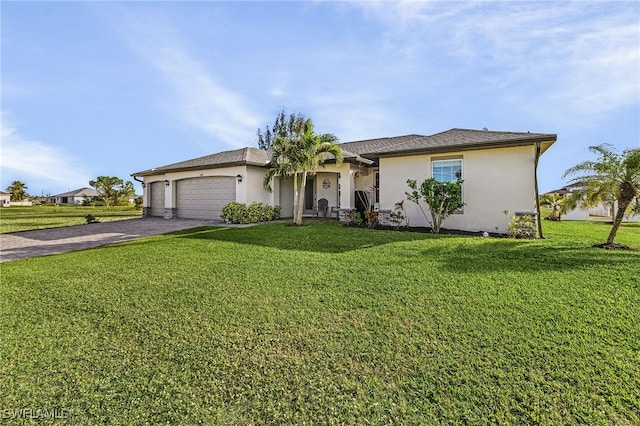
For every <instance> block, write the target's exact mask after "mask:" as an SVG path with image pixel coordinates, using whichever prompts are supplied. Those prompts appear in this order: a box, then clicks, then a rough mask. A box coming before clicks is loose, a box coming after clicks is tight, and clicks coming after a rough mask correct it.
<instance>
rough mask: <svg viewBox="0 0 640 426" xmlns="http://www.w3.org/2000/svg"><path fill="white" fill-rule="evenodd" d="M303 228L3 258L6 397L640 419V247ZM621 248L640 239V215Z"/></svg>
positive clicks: (262, 417) (557, 233) (407, 420)
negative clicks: (628, 248)
mask: <svg viewBox="0 0 640 426" xmlns="http://www.w3.org/2000/svg"><path fill="white" fill-rule="evenodd" d="M544 226H545V229H546V232H547V235H546V236H547V240H538V241H521V240H512V239H493V238H481V237H466V236H452V235H444V236H435V235H427V234H419V233H410V232H391V231H379V230H368V229H355V228H342V227H340V226H339V225H338V224H337V223H334V222H321V221H318V222H310V224H309V226H305V227H300V228H292V227H288V226H286V225H284V224H271V225H263V226H257V227H252V228H199V229H194V230H189V231H183V232H179V233H174V234H169V235H163V236H157V237H151V238H147V239H143V240H139V241H135V242H131V243H124V244H119V245H116V246H112V247H107V248H102V249H94V250H87V251H83V252H74V253H69V254H65V255H58V256H50V257H44V258H36V259H29V260H23V261H14V262H8V263H4V264H2V281H1V284H0V313H1V316H0V329H1V330H2V339H1V340H0V356H1V358H0V407H2V408H5V411H4V414H3V415H4V416H5V418H7V416H8V415H14V417H15V414H16V411H10V412H8V411H7V410H6V409H11V410H14V409H15V410H17V409H31V410H33V412H35V410H38V409H40V410H53V409H58V410H64V413H66V414H68V419H67V422H69V423H72V424H77V423H83V424H97V423H106V424H159V423H165V424H198V423H202V424H303V423H306V424H336V425H338V424H339V425H342V424H452V423H453V424H462V423H472V424H487V423H490V424H494V423H498V424H638V423H640V278H639V277H640V252H637V251H607V250H599V249H593V248H589V246H590V245H592V244H595V243H599V242H602V241H604V239H606V235H607V233H608V230H609V227H608V226H601V225H598V224H591V223H575V222H562V223H548V222H545V224H544ZM618 242H620V243H624V244H627V245H630V246H633V247H640V226H637V225H623V227H622V228H621V230H620V234H619V239H618Z"/></svg>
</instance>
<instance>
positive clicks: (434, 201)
mask: <svg viewBox="0 0 640 426" xmlns="http://www.w3.org/2000/svg"><path fill="white" fill-rule="evenodd" d="M462 182H463V181H462V180H457V181H455V182H438V181H437V180H435V179H434V178H429V179H426V180H425V181H424V182H422V184H421V185H420V186H419V187H418V183H417V181H415V180H413V179H409V180H407V185H408V186H409V188H410V189H411V192H405V195H406V196H407V199H408V200H409V201H413V202H414V203H416V204H417V205H418V207H420V211H421V212H422V214H423V215H424V218H425V219H426V220H427V222H428V223H429V225H430V226H431V229H432V230H433V232H434V233H436V234H439V233H440V227H441V225H442V222H443V221H444V220H445V219H446V218H447V217H449V216H450V215H451V214H453V213H454V212H455V211H456V210H458V209H460V208H461V207H462V206H464V203H463V202H462ZM421 200H424V203H425V204H426V205H427V206H428V207H429V213H430V214H431V220H430V219H429V216H427V213H426V212H425V211H424V209H423V208H422V205H421V204H420V201H421Z"/></svg>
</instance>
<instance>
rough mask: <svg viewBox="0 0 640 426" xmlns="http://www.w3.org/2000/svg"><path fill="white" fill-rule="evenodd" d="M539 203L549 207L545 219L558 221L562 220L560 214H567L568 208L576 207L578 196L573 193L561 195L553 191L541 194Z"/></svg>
mask: <svg viewBox="0 0 640 426" xmlns="http://www.w3.org/2000/svg"><path fill="white" fill-rule="evenodd" d="M540 203H541V204H542V205H543V206H546V207H549V208H550V209H551V213H550V214H549V216H547V220H554V221H560V220H562V215H564V214H567V212H568V211H569V210H573V209H575V208H576V206H577V204H578V198H577V197H576V196H575V195H573V194H571V195H564V196H563V195H560V194H558V193H557V192H554V193H552V194H544V195H542V196H541V197H540Z"/></svg>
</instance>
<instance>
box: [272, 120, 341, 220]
mask: <svg viewBox="0 0 640 426" xmlns="http://www.w3.org/2000/svg"><path fill="white" fill-rule="evenodd" d="M301 119H303V118H302V117H301ZM337 140H338V139H337V138H336V137H335V136H334V135H332V134H330V133H325V134H322V135H317V134H316V133H315V132H314V126H313V121H312V120H311V119H310V118H308V119H306V120H304V122H303V123H302V126H301V127H300V132H292V133H289V135H288V136H282V135H278V136H276V138H275V139H273V140H272V141H271V150H272V155H271V167H270V168H269V171H268V172H267V174H266V175H265V178H264V187H265V188H266V189H267V190H269V191H270V190H271V180H272V178H273V177H274V176H293V192H294V194H293V224H294V225H302V213H303V211H304V193H305V187H306V184H307V176H310V175H313V174H315V173H316V172H317V170H318V168H319V167H320V166H321V165H322V164H323V163H324V162H325V161H326V160H327V159H328V157H329V154H331V155H333V157H334V158H335V160H336V163H337V164H339V163H341V162H342V150H341V149H340V147H339V146H338V145H337V144H336V142H337Z"/></svg>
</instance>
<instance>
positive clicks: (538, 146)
mask: <svg viewBox="0 0 640 426" xmlns="http://www.w3.org/2000/svg"><path fill="white" fill-rule="evenodd" d="M541 146H542V142H540V141H538V142H536V156H535V160H534V163H533V180H534V186H535V194H536V213H537V214H538V217H537V220H536V222H538V235H539V238H540V239H543V240H544V235H543V234H542V217H541V216H540V194H539V191H538V161H539V160H540V151H541V150H542V148H541Z"/></svg>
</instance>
